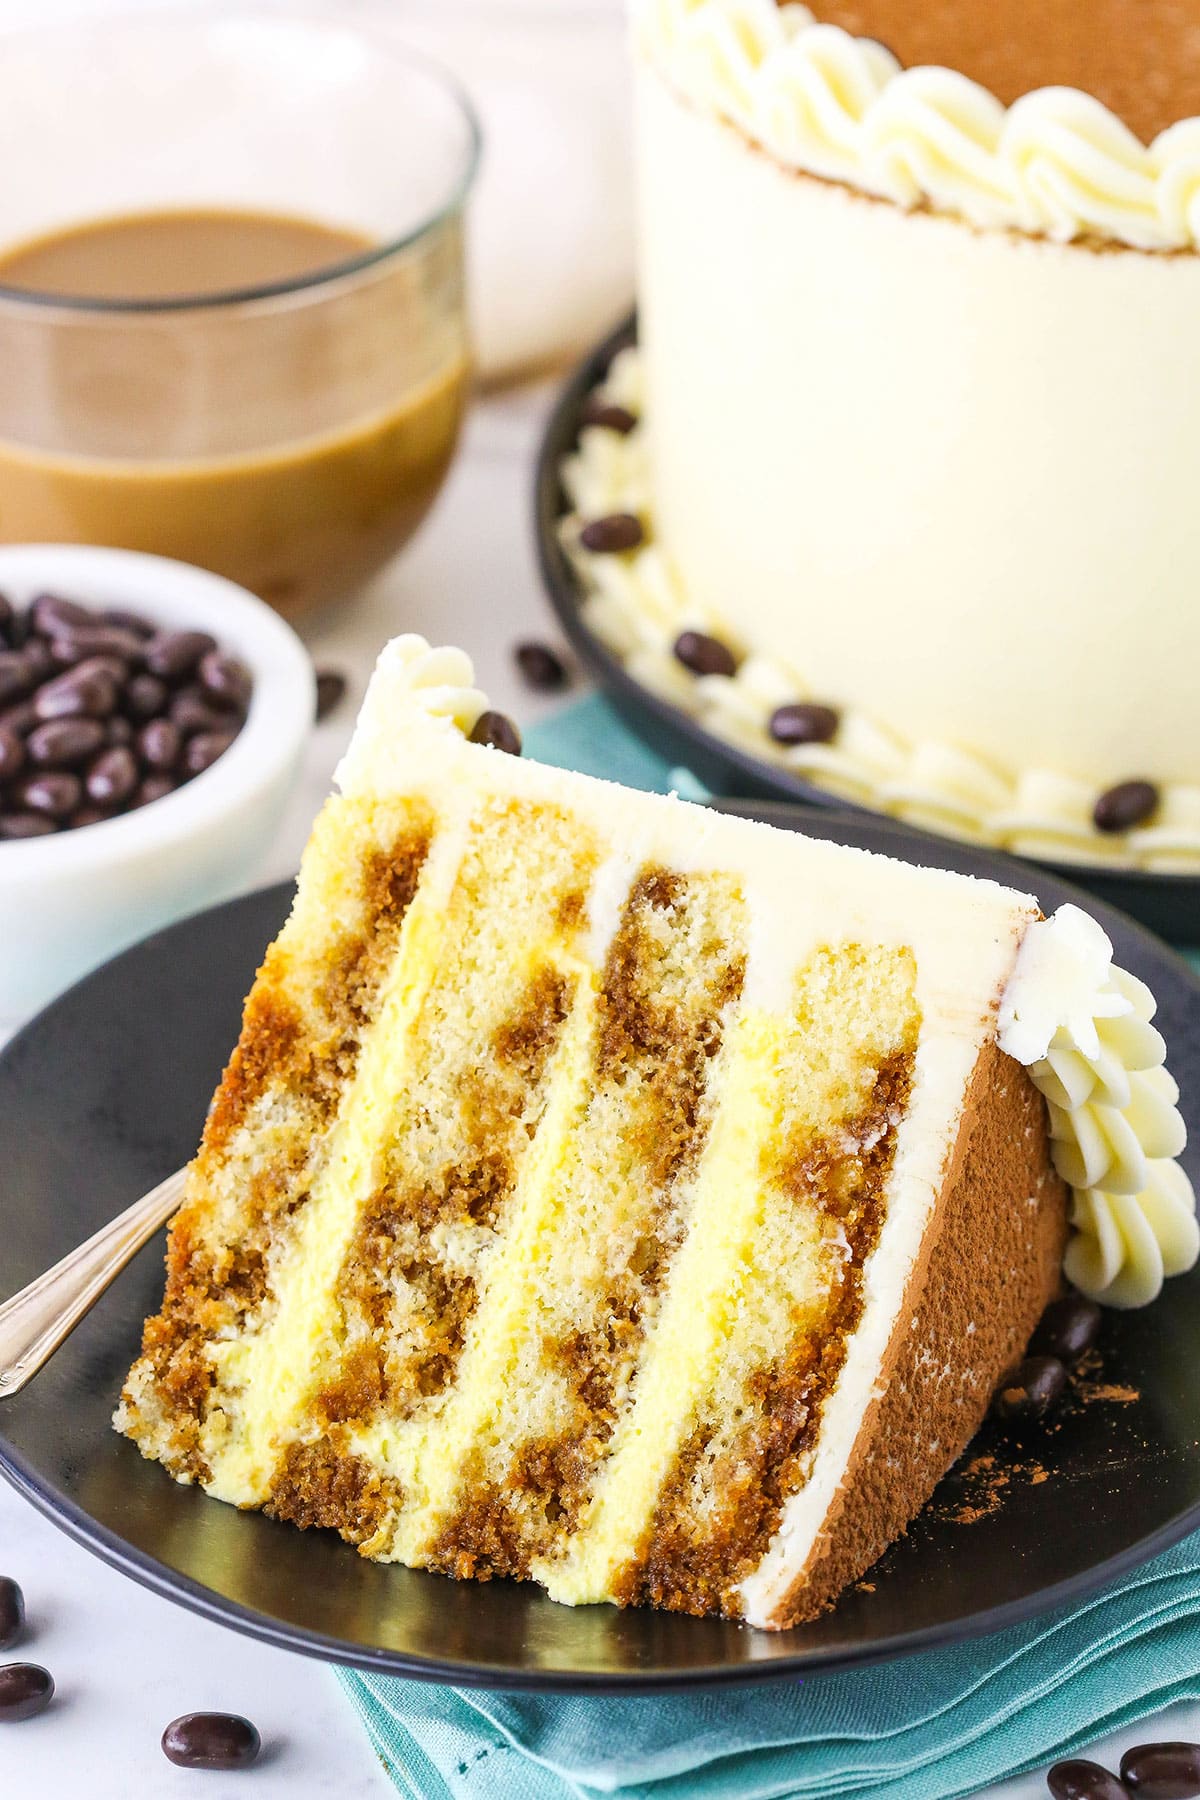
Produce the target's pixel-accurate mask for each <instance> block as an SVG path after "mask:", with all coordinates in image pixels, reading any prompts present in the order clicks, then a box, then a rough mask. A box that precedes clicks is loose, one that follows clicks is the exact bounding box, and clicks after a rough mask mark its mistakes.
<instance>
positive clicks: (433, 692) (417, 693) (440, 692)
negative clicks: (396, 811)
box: [334, 631, 487, 794]
mask: <svg viewBox="0 0 1200 1800" xmlns="http://www.w3.org/2000/svg"><path fill="white" fill-rule="evenodd" d="M486 711H487V695H486V694H484V693H482V692H481V691H480V689H479V688H477V687H476V686H475V670H474V668H473V667H472V664H471V659H470V657H469V656H468V655H467V654H466V652H465V651H464V650H456V649H453V648H452V647H450V646H449V645H443V646H440V647H438V648H437V649H434V648H433V647H431V646H430V644H429V643H428V642H427V641H426V639H425V638H423V637H420V636H418V634H417V633H416V632H415V631H412V632H406V633H405V634H404V635H403V636H402V637H395V638H392V639H391V641H390V642H389V643H387V644H385V645H384V647H383V649H382V650H381V651H380V654H379V659H378V661H377V663H376V665H375V673H374V675H373V677H372V679H371V684H370V686H369V687H368V689H367V695H366V699H365V700H364V701H363V705H362V710H361V712H360V713H359V715H358V724H357V725H356V727H355V731H354V736H353V738H352V739H351V741H350V746H349V748H348V749H347V751H346V754H345V756H344V757H343V758H342V760H341V762H340V763H339V764H338V766H337V769H336V770H335V772H334V780H335V781H336V783H337V785H338V787H339V788H340V789H341V791H342V793H343V794H348V793H352V792H356V791H358V792H369V791H370V789H371V787H372V785H373V783H374V780H375V777H376V772H377V770H378V769H379V767H380V765H381V763H382V762H384V761H385V760H386V758H387V756H388V755H389V753H390V751H391V749H392V747H393V746H394V745H395V743H396V742H397V740H398V738H399V736H400V735H401V734H402V733H403V732H404V731H405V730H406V729H411V721H412V720H413V719H414V718H417V719H419V720H420V721H421V722H422V724H423V725H424V726H428V725H430V724H433V725H435V726H440V727H441V728H442V729H443V730H446V731H454V732H455V733H459V734H461V735H462V736H464V737H467V736H469V735H470V733H471V730H472V728H473V727H474V725H475V722H476V720H477V719H478V718H479V716H480V714H481V713H483V712H486Z"/></svg>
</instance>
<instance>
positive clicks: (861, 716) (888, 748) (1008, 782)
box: [562, 163, 1200, 873]
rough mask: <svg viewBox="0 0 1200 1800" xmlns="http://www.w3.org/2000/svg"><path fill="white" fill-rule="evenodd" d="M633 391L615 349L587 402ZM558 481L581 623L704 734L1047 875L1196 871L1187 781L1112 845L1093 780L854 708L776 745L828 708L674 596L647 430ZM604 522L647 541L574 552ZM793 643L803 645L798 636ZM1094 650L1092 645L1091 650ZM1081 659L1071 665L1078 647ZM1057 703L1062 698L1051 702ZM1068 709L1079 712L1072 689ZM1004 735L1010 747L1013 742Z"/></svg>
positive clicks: (719, 622) (792, 675) (598, 449)
mask: <svg viewBox="0 0 1200 1800" xmlns="http://www.w3.org/2000/svg"><path fill="white" fill-rule="evenodd" d="M1198 168H1200V163H1198ZM644 388H645V382H644V371H643V359H642V357H641V356H640V354H639V352H638V351H637V350H636V349H629V350H624V351H622V352H621V353H620V355H618V356H617V357H616V359H615V360H614V362H613V364H612V366H611V367H610V369H609V372H608V375H607V378H606V380H605V382H604V384H603V386H602V387H601V389H600V390H599V391H600V393H601V395H602V396H603V398H604V399H605V400H608V401H611V402H614V403H616V404H619V405H622V406H624V407H626V408H628V409H629V410H631V411H633V412H634V413H635V414H640V413H642V411H643V409H644V408H645V405H646V396H645V392H644ZM562 473H563V483H564V486H565V488H566V491H567V494H568V496H569V498H570V501H571V507H572V511H571V513H570V515H569V516H568V517H567V518H566V519H564V521H563V524H562V537H563V542H564V545H565V547H566V549H567V551H568V553H569V555H570V556H571V559H572V562H573V563H574V565H575V567H576V569H577V570H578V572H579V575H580V577H581V579H582V581H583V583H584V586H585V589H586V592H587V598H586V600H585V602H584V608H583V611H584V618H585V620H586V623H587V624H588V626H589V628H590V629H591V630H592V631H594V632H595V634H596V635H597V637H599V638H600V639H601V640H602V641H603V642H604V643H605V644H606V645H607V646H608V648H609V649H611V650H612V651H613V652H614V653H615V654H616V655H618V656H619V657H620V658H621V659H622V661H623V662H624V663H625V665H626V667H627V668H628V669H629V671H630V673H631V674H632V675H634V676H635V677H636V678H637V679H638V680H639V681H641V682H643V683H644V684H645V685H646V686H647V687H649V688H651V689H652V690H653V691H654V692H655V693H658V694H661V695H662V696H663V697H664V698H665V699H668V700H670V701H671V702H673V703H674V704H675V705H678V706H680V707H682V708H683V709H684V710H685V711H687V712H688V713H690V714H692V715H693V716H695V717H696V718H697V719H698V720H699V721H700V722H701V723H702V724H704V726H705V727H706V728H707V729H709V730H711V731H714V732H715V733H717V734H718V735H719V736H721V737H724V738H727V739H729V740H730V741H731V742H733V743H735V744H737V745H739V746H740V747H741V748H743V749H746V750H749V751H750V752H751V753H752V754H753V755H755V756H757V757H760V758H762V759H764V760H766V761H769V762H772V763H775V764H777V765H779V766H780V767H781V768H784V769H788V770H790V771H791V772H793V773H794V774H797V775H799V776H802V777H803V778H804V779H805V780H809V781H813V782H816V783H818V784H819V785H820V786H822V787H827V788H829V789H830V790H831V791H832V792H833V793H835V794H838V795H840V796H842V797H843V798H845V799H848V800H851V801H854V802H856V803H861V804H865V805H869V806H872V807H876V808H878V809H879V810H881V811H883V812H886V813H889V814H891V815H893V816H894V817H896V818H900V819H903V820H905V821H907V822H908V823H909V824H912V825H919V826H922V827H924V828H927V829H931V830H934V831H940V832H944V833H947V834H948V835H950V836H952V837H958V838H963V839H965V840H967V841H968V842H974V843H983V844H991V845H995V846H997V847H998V848H1002V849H1006V850H1009V851H1011V852H1012V853H1013V854H1015V855H1019V856H1035V857H1040V858H1042V859H1044V860H1047V861H1055V862H1081V863H1082V862H1088V863H1104V864H1110V865H1112V866H1114V867H1129V866H1134V867H1138V868H1143V869H1147V870H1159V871H1163V872H1169V873H1178V872H1193V871H1195V870H1197V869H1200V783H1197V784H1195V785H1193V784H1190V783H1183V782H1168V783H1164V784H1162V788H1161V794H1162V798H1161V803H1160V805H1159V808H1158V811H1157V813H1156V814H1155V816H1154V818H1153V821H1152V822H1151V823H1149V824H1147V825H1145V826H1142V827H1139V828H1138V829H1136V830H1133V831H1130V832H1127V833H1125V834H1118V835H1115V836H1114V835H1112V834H1107V833H1101V832H1098V831H1097V830H1096V828H1095V826H1094V825H1093V823H1092V808H1093V806H1094V804H1095V801H1096V798H1097V795H1098V793H1099V791H1100V789H1101V787H1102V786H1103V785H1104V778H1102V777H1101V778H1098V779H1097V780H1096V781H1093V782H1087V781H1084V780H1082V779H1080V778H1079V777H1078V776H1075V775H1071V774H1067V773H1064V772H1062V771H1056V770H1052V769H1046V768H1041V767H1037V766H1033V767H1030V768H1026V769H1020V768H1017V767H1012V766H1010V767H1007V768H1006V767H1004V766H1003V765H1002V764H1000V763H999V762H998V761H997V760H996V759H995V758H984V757H982V756H980V755H977V754H975V753H973V752H972V751H971V750H968V749H966V748H965V747H963V746H961V745H955V744H953V743H948V742H944V741H938V740H936V739H922V738H917V737H905V736H901V735H900V734H899V733H898V732H897V731H896V730H895V729H894V728H893V727H892V726H891V725H889V724H885V723H884V721H883V720H882V719H880V718H878V717H877V716H874V715H872V713H871V712H869V711H868V710H867V709H865V708H863V707H860V706H856V705H854V704H850V705H845V706H843V707H842V709H841V723H840V726H839V729H838V733H837V736H836V738H835V739H834V741H833V742H832V743H829V744H801V745H792V746H786V745H782V744H779V743H777V742H776V741H775V740H774V739H773V738H772V737H771V736H770V734H769V732H768V729H767V726H768V722H769V720H770V717H771V714H772V712H773V711H774V710H775V708H776V707H777V706H782V705H785V704H787V703H788V702H790V701H797V700H806V699H811V698H815V699H820V700H823V701H826V702H828V703H831V704H835V705H836V704H837V703H838V701H839V699H840V695H839V693H838V692H836V691H833V692H829V691H824V692H821V693H816V694H814V692H813V687H812V683H811V681H809V680H806V679H805V675H804V672H803V670H802V669H801V668H800V667H799V666H797V665H798V662H799V658H797V662H796V663H793V662H790V661H789V660H788V659H786V658H785V657H784V656H782V655H779V654H770V653H768V649H767V646H766V645H765V644H764V645H761V646H760V647H758V648H754V647H752V646H751V645H749V644H747V642H746V640H745V638H744V637H743V636H742V634H741V633H740V632H739V630H738V629H737V626H736V625H735V624H734V623H732V622H731V621H730V620H729V619H728V618H726V617H724V616H723V615H721V614H719V613H718V612H717V611H716V609H715V608H714V607H712V606H711V605H708V604H706V603H705V601H704V600H703V599H701V598H700V597H699V596H698V595H697V594H696V593H695V592H693V591H691V590H689V589H688V588H687V586H686V584H685V582H684V579H683V577H682V575H681V574H680V572H679V569H678V567H677V565H676V564H675V563H674V562H673V561H672V559H671V558H670V557H669V556H668V555H667V554H666V553H665V552H664V550H663V548H662V546H661V545H660V544H659V543H658V542H656V541H655V538H654V523H655V507H654V488H653V480H652V470H651V463H650V443H649V435H648V430H647V427H646V426H644V425H639V426H638V427H636V428H635V429H634V430H633V431H631V432H629V433H627V434H622V433H620V432H617V431H612V430H608V429H606V428H604V427H601V426H590V427H588V428H587V429H586V430H585V431H584V432H583V434H582V437H581V440H580V444H579V446H578V448H577V450H576V451H575V452H574V453H573V454H572V455H571V456H570V457H569V458H567V460H566V461H565V462H564V464H563V471H562ZM611 512H634V513H637V514H639V515H640V516H641V517H642V518H643V519H645V520H646V521H647V522H648V524H649V526H650V533H649V541H648V542H647V543H646V544H645V545H644V546H643V547H642V548H641V549H639V550H637V551H635V552H633V553H632V554H629V555H625V556H611V555H596V554H592V553H591V552H589V551H587V550H585V549H583V547H582V545H581V544H580V542H579V530H580V526H581V524H582V523H583V522H584V521H586V520H587V519H590V518H597V517H600V516H602V515H603V514H605V513H611ZM684 630H700V631H709V632H713V633H714V634H715V635H717V636H719V637H721V638H722V639H723V640H724V641H725V642H727V643H728V644H729V645H730V646H731V648H733V649H734V650H736V651H738V652H739V653H741V654H742V656H743V660H742V661H741V663H740V665H739V667H738V669H737V672H736V673H735V674H734V675H733V676H730V677H727V676H720V675H710V676H705V677H703V678H701V679H697V678H696V677H695V676H693V675H692V674H690V673H689V672H688V670H687V669H685V668H684V667H683V666H682V664H680V663H679V662H678V661H677V659H676V658H675V656H674V654H673V649H672V647H673V645H674V643H675V640H676V638H677V637H678V635H679V633H680V632H681V631H684ZM797 636H798V638H799V640H800V642H801V644H802V642H803V631H800V632H798V633H797ZM1104 651H1105V646H1104V645H1103V644H1101V645H1099V646H1097V647H1096V651H1095V653H1096V654H1103V653H1104ZM1080 655H1081V659H1082V655H1083V647H1082V646H1081V647H1080ZM1072 697H1073V696H1072V695H1068V694H1067V693H1064V696H1063V701H1064V705H1065V704H1066V703H1067V702H1068V700H1069V699H1070V698H1072ZM1080 698H1081V703H1082V704H1085V705H1086V704H1088V695H1087V692H1086V690H1085V691H1084V693H1083V694H1082V696H1081V697H1080ZM1010 704H1011V702H1010ZM1014 716H1015V713H1014ZM1014 736H1015V737H1017V736H1020V732H1019V729H1018V731H1016V732H1015V733H1014ZM1135 772H1136V771H1135V770H1132V769H1130V770H1129V771H1128V773H1131V774H1132V773H1135Z"/></svg>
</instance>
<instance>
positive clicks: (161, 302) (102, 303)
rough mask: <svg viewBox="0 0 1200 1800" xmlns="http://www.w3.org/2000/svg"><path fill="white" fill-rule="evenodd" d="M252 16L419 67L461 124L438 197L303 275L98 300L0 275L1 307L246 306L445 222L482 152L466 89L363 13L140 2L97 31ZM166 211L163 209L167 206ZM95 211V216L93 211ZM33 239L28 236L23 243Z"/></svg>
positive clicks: (384, 256) (333, 277)
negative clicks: (451, 168) (458, 147)
mask: <svg viewBox="0 0 1200 1800" xmlns="http://www.w3.org/2000/svg"><path fill="white" fill-rule="evenodd" d="M246 20H250V21H253V22H254V23H255V24H269V25H272V26H279V25H284V26H292V25H297V24H299V25H310V26H312V25H315V26H325V27H332V28H333V29H334V30H336V31H340V32H349V33H350V34H351V35H352V36H354V37H357V38H359V39H360V40H362V41H365V42H368V43H369V44H370V45H371V48H372V49H373V50H374V51H376V52H383V53H384V54H386V55H387V56H390V57H391V58H392V59H393V60H394V61H395V62H397V63H399V64H402V65H404V66H406V67H407V68H409V69H414V70H417V71H419V72H420V73H421V74H423V75H425V76H427V77H428V78H429V79H431V80H432V81H433V83H434V85H435V86H437V87H440V89H441V90H442V93H443V94H444V95H445V97H446V98H447V99H448V100H450V101H451V102H452V104H453V106H454V107H455V108H456V110H457V112H458V116H459V119H460V121H461V122H462V124H463V126H464V127H465V141H464V146H463V153H462V159H461V167H460V168H459V169H458V171H457V172H456V174H455V175H454V177H453V180H452V181H451V182H450V184H449V188H448V192H447V194H446V196H445V197H444V198H443V199H442V200H441V201H440V202H439V203H438V204H437V205H436V206H435V207H433V208H432V209H431V210H430V211H428V212H427V213H425V214H424V216H423V217H421V218H420V219H419V220H418V221H417V223H416V224H415V225H414V226H412V227H411V228H410V229H409V230H408V231H405V232H402V233H401V234H400V235H399V236H398V237H388V238H384V239H382V240H381V241H380V242H379V243H377V244H371V245H370V246H369V247H368V248H367V249H365V250H362V251H360V252H356V253H355V254H354V255H353V256H342V257H338V258H337V260H336V261H334V262H329V263H321V264H320V265H319V266H318V267H317V268H315V269H312V270H310V271H309V272H308V273H307V274H304V275H292V276H289V277H287V278H286V279H285V280H282V281H265V282H256V283H252V284H251V285H249V286H247V287H236V288H219V289H215V290H211V291H205V292H203V293H190V294H186V293H185V294H169V295H163V296H161V297H156V298H150V299H147V298H145V297H137V296H129V297H123V296H106V297H104V298H103V299H98V298H96V297H94V296H89V295H83V294H60V293H56V292H55V291H54V290H52V289H40V288H24V287H9V286H8V285H7V284H6V283H5V282H4V281H3V280H0V304H3V305H6V306H28V307H30V308H32V309H35V310H37V311H40V312H67V313H76V314H90V315H93V316H101V317H102V316H111V315H118V316H125V317H129V316H131V315H132V316H135V317H136V316H137V315H139V314H153V313H178V312H199V311H202V310H204V309H209V310H213V309H220V308H223V307H233V306H245V305H251V304H253V303H254V302H255V301H259V300H278V299H286V298H288V297H290V296H293V295H296V294H304V293H306V292H308V291H310V290H316V289H318V288H322V287H326V286H328V285H329V284H330V283H332V282H335V281H341V280H343V279H344V278H345V277H346V276H349V275H357V274H360V273H362V272H363V271H365V270H368V269H371V268H374V267H375V266H376V265H377V264H379V263H384V262H386V261H387V260H388V259H389V258H390V257H393V256H396V255H398V254H399V253H400V252H401V251H404V250H409V249H411V248H412V247H413V245H414V244H417V243H419V242H420V241H421V239H422V238H424V237H427V236H428V235H429V234H430V233H431V232H433V231H436V230H437V228H438V226H439V225H442V224H444V223H446V221H447V220H449V219H452V218H453V217H454V216H455V214H456V213H459V212H461V210H462V208H463V206H464V205H465V203H466V199H467V196H468V194H469V193H470V191H471V188H472V186H473V185H474V181H475V177H476V175H477V173H478V171H479V161H480V156H481V154H482V149H483V130H482V127H481V125H480V122H479V114H478V112H477V111H476V108H475V104H474V102H473V101H472V99H471V98H470V96H469V94H468V93H467V90H466V88H465V87H464V85H463V84H462V82H461V81H459V79H458V77H457V76H456V75H454V74H452V73H451V72H450V70H449V69H447V68H445V67H444V65H443V64H442V63H440V62H438V61H437V59H436V58H435V57H432V56H426V55H425V53H424V52H423V51H420V50H414V49H413V48H412V47H411V46H410V45H407V44H403V43H394V44H390V43H385V42H384V41H383V40H382V38H381V37H380V36H379V35H378V34H375V33H373V32H372V31H371V29H370V17H369V14H367V15H365V16H364V15H362V14H360V15H359V16H358V17H357V18H356V19H354V20H353V21H346V22H342V21H340V20H334V19H332V18H331V17H330V16H329V15H327V14H321V13H319V12H310V11H306V10H296V11H291V10H289V11H288V12H287V13H281V12H280V11H278V10H277V9H276V8H273V7H271V6H267V5H253V4H252V5H235V6H229V7H226V6H214V7H212V8H211V9H203V10H202V9H196V10H194V11H191V10H189V11H183V10H180V11H178V12H172V13H164V12H160V11H158V10H157V9H155V8H151V7H149V6H146V5H140V6H139V5H134V6H125V7H123V8H122V9H121V11H120V12H118V13H115V14H113V13H110V14H107V15H106V16H105V17H104V21H103V23H104V31H105V35H106V36H107V35H109V33H111V31H112V30H113V29H114V28H117V29H119V28H120V27H122V26H129V25H133V24H145V23H146V22H147V21H150V22H153V23H154V24H155V25H157V26H160V27H167V28H168V29H172V30H179V29H181V28H191V29H194V28H195V27H196V25H197V24H198V23H205V24H230V23H237V22H239V21H246ZM94 23H95V21H94V20H93V19H91V18H90V17H88V16H86V15H85V16H84V17H82V18H77V19H75V20H69V21H65V22H64V21H58V22H56V23H55V24H53V25H38V24H31V25H29V26H26V27H22V28H18V29H17V30H16V31H13V32H11V33H10V34H9V42H10V43H13V44H16V43H19V42H24V43H30V42H32V41H34V40H35V39H38V38H45V39H50V38H52V37H54V36H71V37H74V36H76V35H78V33H79V31H80V29H81V28H82V29H84V30H86V29H87V28H88V27H89V26H90V25H93V24H94ZM168 210H169V209H168ZM234 210H236V211H248V210H249V209H247V208H235V209H234ZM101 216H103V215H101ZM26 241H30V242H32V241H36V240H26Z"/></svg>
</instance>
